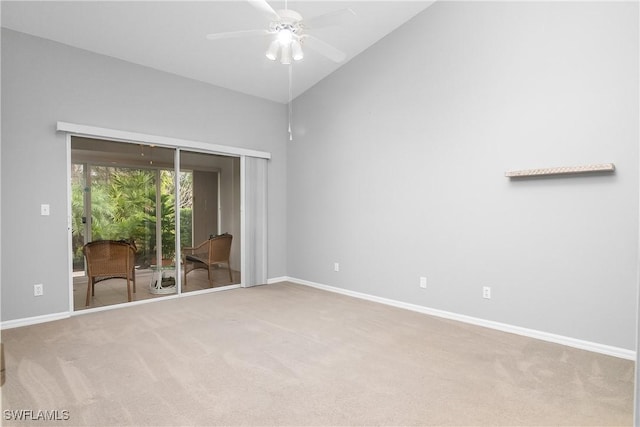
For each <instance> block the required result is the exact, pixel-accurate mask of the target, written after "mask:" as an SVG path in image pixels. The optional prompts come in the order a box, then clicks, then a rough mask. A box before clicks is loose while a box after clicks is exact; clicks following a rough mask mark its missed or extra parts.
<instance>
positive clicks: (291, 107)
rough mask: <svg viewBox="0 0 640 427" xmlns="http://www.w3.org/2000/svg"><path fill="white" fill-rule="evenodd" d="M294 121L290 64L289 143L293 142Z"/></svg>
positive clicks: (291, 68)
mask: <svg viewBox="0 0 640 427" xmlns="http://www.w3.org/2000/svg"><path fill="white" fill-rule="evenodd" d="M292 120H293V64H289V141H293V132H292V131H291V121H292Z"/></svg>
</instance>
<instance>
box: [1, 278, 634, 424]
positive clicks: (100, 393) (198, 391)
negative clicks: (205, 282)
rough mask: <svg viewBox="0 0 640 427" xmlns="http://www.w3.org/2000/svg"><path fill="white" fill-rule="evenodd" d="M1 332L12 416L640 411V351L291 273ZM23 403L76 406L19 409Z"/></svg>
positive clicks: (325, 419) (473, 417)
mask: <svg viewBox="0 0 640 427" xmlns="http://www.w3.org/2000/svg"><path fill="white" fill-rule="evenodd" d="M2 341H3V343H4V349H5V356H6V360H5V362H6V382H5V384H4V385H3V386H2V388H1V391H2V407H3V408H2V409H3V424H4V425H7V426H11V425H19V426H26V425H38V426H42V425H52V424H53V425H91V426H94V425H96V426H97V425H135V426H142V425H148V426H151V425H154V426H155V425H157V426H170V425H171V426H173V425H232V426H237V425H250V426H253V425H265V426H272V425H296V426H301V425H312V426H319V425H331V426H335V425H511V426H514V425H536V426H540V425H572V426H583V425H585V426H586V425H594V426H595V425H598V426H601V425H631V424H632V417H633V369H634V366H633V362H631V361H628V360H623V359H617V358H614V357H610V356H604V355H600V354H596V353H591V352H587V351H582V350H577V349H574V348H569V347H564V346H561V345H557V344H551V343H547V342H543V341H538V340H534V339H530V338H525V337H521V336H517V335H512V334H507V333H503V332H498V331H494V330H490V329H485V328H481V327H476V326H471V325H467V324H462V323H457V322H454V321H450V320H444V319H439V318H434V317H430V316H426V315H424V314H420V313H415V312H411V311H405V310H402V309H397V308H393V307H388V306H385V305H380V304H376V303H372V302H368V301H363V300H359V299H354V298H350V297H346V296H342V295H338V294H333V293H329V292H324V291H320V290H317V289H313V288H308V287H304V286H300V285H294V284H290V283H280V284H275V285H267V286H260V287H256V288H250V289H236V290H229V291H224V292H217V293H211V294H205V295H198V296H194V297H189V298H180V299H171V300H161V301H158V302H155V303H152V304H144V305H138V306H134V307H127V308H122V309H118V310H110V311H103V312H97V313H90V314H86V315H80V316H75V317H73V318H70V319H66V320H61V321H56V322H50V323H46V324H41V325H35V326H28V327H23V328H16V329H9V330H6V331H3V332H2ZM21 410H31V411H33V414H32V418H37V416H39V415H42V416H52V415H53V416H57V417H58V418H67V417H68V418H69V419H68V420H61V421H54V422H43V421H42V420H36V421H31V422H25V421H16V420H14V419H13V418H15V416H17V415H19V414H20V413H21V412H20V411H21ZM7 411H9V412H7ZM38 411H48V412H46V413H42V412H41V413H39V412H38ZM54 411H57V412H54ZM22 414H23V415H24V414H25V413H24V412H22ZM27 415H28V414H27Z"/></svg>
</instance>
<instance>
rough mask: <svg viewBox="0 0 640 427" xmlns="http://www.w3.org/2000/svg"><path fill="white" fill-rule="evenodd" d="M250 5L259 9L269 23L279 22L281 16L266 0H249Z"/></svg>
mask: <svg viewBox="0 0 640 427" xmlns="http://www.w3.org/2000/svg"><path fill="white" fill-rule="evenodd" d="M247 1H248V2H249V4H250V5H251V6H253V7H255V8H256V9H258V10H259V11H260V12H262V14H263V15H264V16H266V17H267V18H268V19H269V21H279V20H280V15H278V13H277V12H276V11H275V10H273V8H272V7H271V6H270V5H269V3H267V2H266V0H247Z"/></svg>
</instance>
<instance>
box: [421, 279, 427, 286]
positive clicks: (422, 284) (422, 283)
mask: <svg viewBox="0 0 640 427" xmlns="http://www.w3.org/2000/svg"><path fill="white" fill-rule="evenodd" d="M420 287H421V288H422V289H427V278H426V277H421V278H420Z"/></svg>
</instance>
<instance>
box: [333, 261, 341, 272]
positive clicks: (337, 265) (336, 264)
mask: <svg viewBox="0 0 640 427" xmlns="http://www.w3.org/2000/svg"><path fill="white" fill-rule="evenodd" d="M333 271H340V263H338V262H334V263H333Z"/></svg>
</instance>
